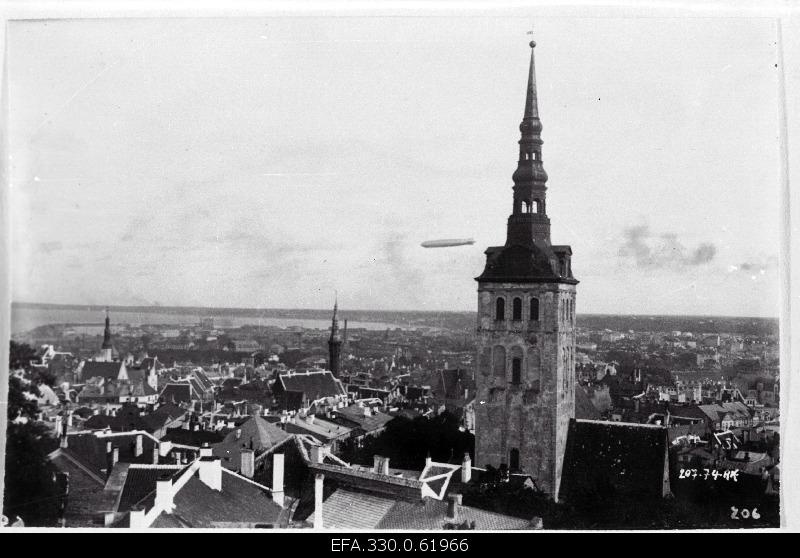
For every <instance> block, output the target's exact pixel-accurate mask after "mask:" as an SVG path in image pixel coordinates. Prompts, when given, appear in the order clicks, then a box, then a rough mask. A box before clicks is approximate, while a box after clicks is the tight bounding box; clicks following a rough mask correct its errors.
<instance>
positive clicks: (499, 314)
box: [494, 296, 506, 321]
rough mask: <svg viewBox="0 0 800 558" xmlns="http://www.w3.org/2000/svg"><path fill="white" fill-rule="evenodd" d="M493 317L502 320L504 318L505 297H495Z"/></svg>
mask: <svg viewBox="0 0 800 558" xmlns="http://www.w3.org/2000/svg"><path fill="white" fill-rule="evenodd" d="M494 319H495V320H497V321H502V320H505V319H506V299H504V298H503V297H502V296H500V297H497V302H496V303H495V312H494Z"/></svg>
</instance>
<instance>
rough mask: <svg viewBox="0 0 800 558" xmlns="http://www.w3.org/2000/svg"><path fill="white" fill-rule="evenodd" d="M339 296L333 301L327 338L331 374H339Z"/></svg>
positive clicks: (340, 346) (340, 343) (340, 347)
mask: <svg viewBox="0 0 800 558" xmlns="http://www.w3.org/2000/svg"><path fill="white" fill-rule="evenodd" d="M338 311H339V297H338V296H337V297H336V300H335V301H334V303H333V319H332V320H331V337H330V339H328V368H329V369H330V371H331V372H333V375H334V376H336V377H338V376H339V364H340V361H341V353H342V338H341V336H340V335H339V318H338V317H337V312H338Z"/></svg>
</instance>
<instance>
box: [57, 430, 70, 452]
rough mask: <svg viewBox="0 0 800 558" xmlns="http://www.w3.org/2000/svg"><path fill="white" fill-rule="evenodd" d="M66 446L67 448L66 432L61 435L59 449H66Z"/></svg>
mask: <svg viewBox="0 0 800 558" xmlns="http://www.w3.org/2000/svg"><path fill="white" fill-rule="evenodd" d="M68 446H69V441H68V439H67V433H66V432H62V433H61V442H60V443H59V447H60V448H61V449H66V448H67V447H68Z"/></svg>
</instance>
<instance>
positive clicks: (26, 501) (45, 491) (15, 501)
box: [3, 341, 59, 526]
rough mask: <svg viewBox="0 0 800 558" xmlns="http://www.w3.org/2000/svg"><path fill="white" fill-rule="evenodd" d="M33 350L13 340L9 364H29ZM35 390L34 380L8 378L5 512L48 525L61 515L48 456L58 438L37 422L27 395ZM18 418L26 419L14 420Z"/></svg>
mask: <svg viewBox="0 0 800 558" xmlns="http://www.w3.org/2000/svg"><path fill="white" fill-rule="evenodd" d="M32 354H35V351H33V349H32V348H31V347H30V346H28V345H25V344H17V343H14V342H13V341H12V342H11V353H10V358H9V365H10V368H11V369H19V368H29V367H30V360H31V355H32ZM33 390H36V391H38V388H36V386H35V385H34V384H30V385H25V384H24V383H23V382H22V380H20V379H19V378H17V377H14V376H11V377H10V378H9V383H8V410H7V416H8V428H7V431H6V434H7V436H6V469H5V470H6V477H5V494H4V495H3V515H5V516H7V517H9V518H13V517H16V516H19V517H21V518H22V519H23V521H24V522H25V525H29V526H49V525H55V523H56V520H57V518H58V515H59V514H58V505H59V498H58V496H59V494H58V492H57V490H56V485H55V476H54V475H55V469H54V467H53V466H52V464H51V463H50V461H49V460H48V459H47V452H48V451H50V450H52V449H54V447H55V445H56V442H55V440H54V439H53V438H52V436H50V433H49V430H48V429H47V427H46V426H44V425H43V424H41V423H38V422H36V415H37V413H38V405H37V404H36V401H35V400H31V399H29V398H28V397H26V396H25V392H26V391H28V392H32V393H34V392H33ZM18 418H22V419H25V420H26V422H21V421H20V422H14V421H15V420H16V419H18Z"/></svg>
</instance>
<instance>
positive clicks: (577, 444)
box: [561, 419, 667, 499]
mask: <svg viewBox="0 0 800 558" xmlns="http://www.w3.org/2000/svg"><path fill="white" fill-rule="evenodd" d="M666 459H667V429H666V428H664V427H659V426H653V425H644V424H632V423H619V422H604V421H581V420H575V419H573V420H571V421H570V425H569V431H568V434H567V448H566V452H565V455H564V470H563V473H562V479H561V494H563V495H564V496H565V497H566V498H567V499H568V498H569V497H570V496H571V495H582V494H586V493H598V492H600V493H602V492H610V493H616V492H624V493H630V494H635V495H637V496H641V497H646V496H661V495H662V491H663V490H664V470H665V464H666Z"/></svg>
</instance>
